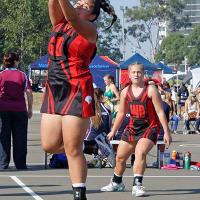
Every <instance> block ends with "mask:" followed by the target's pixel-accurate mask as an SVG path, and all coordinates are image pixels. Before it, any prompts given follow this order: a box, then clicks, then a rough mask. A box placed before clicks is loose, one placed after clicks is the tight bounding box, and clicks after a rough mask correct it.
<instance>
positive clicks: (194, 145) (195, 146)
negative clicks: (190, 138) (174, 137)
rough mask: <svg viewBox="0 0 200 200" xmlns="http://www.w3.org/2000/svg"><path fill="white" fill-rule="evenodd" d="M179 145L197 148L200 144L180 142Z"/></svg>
mask: <svg viewBox="0 0 200 200" xmlns="http://www.w3.org/2000/svg"><path fill="white" fill-rule="evenodd" d="M179 146H180V147H192V148H199V147H200V144H180V145H179Z"/></svg>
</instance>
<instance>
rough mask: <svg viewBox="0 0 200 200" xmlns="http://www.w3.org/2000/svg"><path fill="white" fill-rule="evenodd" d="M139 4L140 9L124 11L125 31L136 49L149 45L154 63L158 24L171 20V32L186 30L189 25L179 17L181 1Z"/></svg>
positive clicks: (154, 0) (157, 0)
mask: <svg viewBox="0 0 200 200" xmlns="http://www.w3.org/2000/svg"><path fill="white" fill-rule="evenodd" d="M140 4H141V6H140V7H133V8H127V10H126V19H127V21H128V22H129V24H130V26H129V27H128V29H127V31H128V33H129V35H130V36H132V37H133V38H135V39H136V41H137V44H138V47H137V48H141V43H145V42H149V43H150V47H151V51H152V60H153V61H154V60H155V55H156V51H157V49H158V46H159V40H160V38H159V31H160V28H161V27H160V26H159V25H160V23H161V22H164V21H170V20H173V22H174V23H175V24H174V26H173V31H175V30H177V28H180V27H184V28H186V27H187V25H188V26H189V25H190V24H188V23H187V22H185V17H184V18H182V17H180V14H181V13H182V11H183V9H184V2H183V1H182V0H140ZM176 16H179V17H178V18H177V17H176Z"/></svg>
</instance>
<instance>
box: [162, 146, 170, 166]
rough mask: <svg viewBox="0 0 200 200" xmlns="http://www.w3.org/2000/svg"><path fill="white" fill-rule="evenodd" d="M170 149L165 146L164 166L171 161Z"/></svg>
mask: <svg viewBox="0 0 200 200" xmlns="http://www.w3.org/2000/svg"><path fill="white" fill-rule="evenodd" d="M170 156H171V155H170V150H169V149H168V148H165V151H164V154H163V166H167V165H168V164H169V162H170Z"/></svg>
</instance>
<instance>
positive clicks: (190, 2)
mask: <svg viewBox="0 0 200 200" xmlns="http://www.w3.org/2000/svg"><path fill="white" fill-rule="evenodd" d="M183 1H185V2H186V5H185V9H184V10H183V13H182V14H183V15H184V16H188V17H189V22H190V23H191V27H187V28H186V29H185V28H182V29H180V30H179V32H181V33H183V34H184V35H188V34H189V32H190V31H191V30H192V29H193V28H194V26H196V25H200V0H183ZM159 27H160V31H159V44H161V43H162V40H163V39H164V38H165V37H166V36H167V35H168V33H169V32H170V31H171V30H170V22H167V21H161V22H160V23H159Z"/></svg>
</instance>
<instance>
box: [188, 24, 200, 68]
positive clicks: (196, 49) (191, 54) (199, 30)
mask: <svg viewBox="0 0 200 200" xmlns="http://www.w3.org/2000/svg"><path fill="white" fill-rule="evenodd" d="M186 45H187V48H186V56H187V59H188V64H190V65H196V64H198V65H200V25H199V26H196V27H195V28H194V29H193V30H192V31H191V32H190V34H189V35H188V36H187V37H186Z"/></svg>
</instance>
